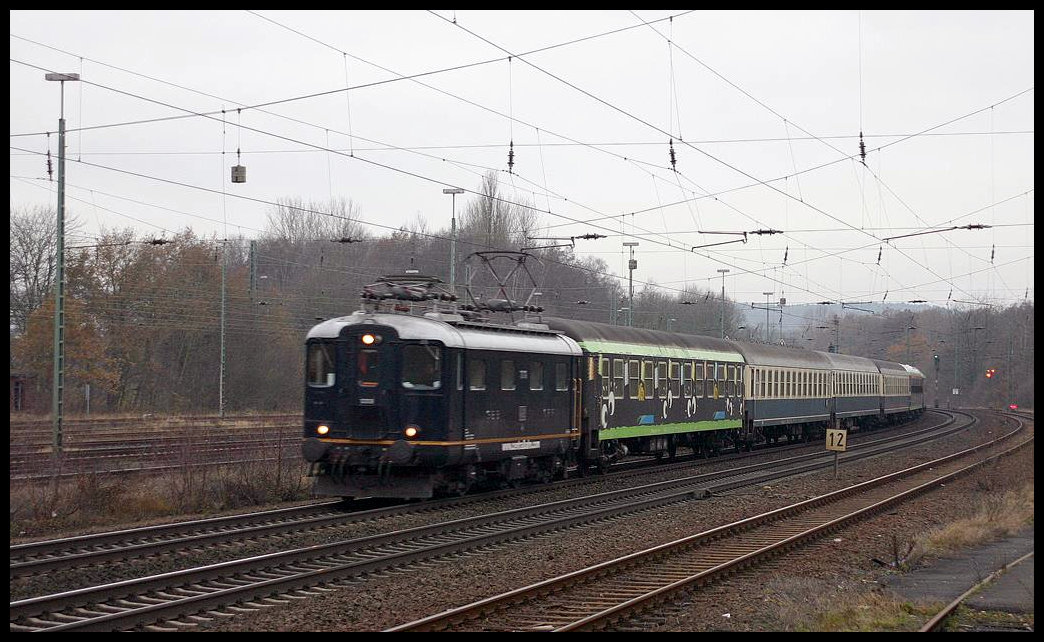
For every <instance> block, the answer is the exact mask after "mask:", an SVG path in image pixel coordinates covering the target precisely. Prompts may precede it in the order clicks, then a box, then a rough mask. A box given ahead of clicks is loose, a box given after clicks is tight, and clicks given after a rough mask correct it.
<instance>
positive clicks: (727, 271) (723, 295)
mask: <svg viewBox="0 0 1044 642" xmlns="http://www.w3.org/2000/svg"><path fill="white" fill-rule="evenodd" d="M718 273H720V274H721V338H722V339H724V338H725V275H726V274H728V273H729V270H728V269H721V270H718Z"/></svg>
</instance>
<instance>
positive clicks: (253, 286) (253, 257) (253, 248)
mask: <svg viewBox="0 0 1044 642" xmlns="http://www.w3.org/2000/svg"><path fill="white" fill-rule="evenodd" d="M256 294H257V241H250V304H251V305H253V304H254V297H255V295H256Z"/></svg>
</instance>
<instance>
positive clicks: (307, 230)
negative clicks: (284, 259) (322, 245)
mask: <svg viewBox="0 0 1044 642" xmlns="http://www.w3.org/2000/svg"><path fill="white" fill-rule="evenodd" d="M277 203H278V204H277V205H276V206H275V208H274V210H273V211H271V212H269V213H268V227H267V229H266V230H265V236H267V237H268V238H269V239H272V240H277V239H278V240H284V241H290V242H294V243H298V242H302V241H315V240H320V239H322V240H331V241H332V240H338V239H341V238H353V239H359V238H362V237H363V230H362V225H361V224H360V223H359V221H358V219H359V206H358V205H356V204H355V203H354V202H353V201H352V200H351V199H345V198H343V197H341V198H335V199H331V200H329V201H327V202H325V203H323V202H316V201H309V202H308V203H307V204H306V203H305V202H304V201H303V200H302V199H300V198H294V197H289V198H281V199H279V200H278V201H277Z"/></svg>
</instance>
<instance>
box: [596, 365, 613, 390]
mask: <svg viewBox="0 0 1044 642" xmlns="http://www.w3.org/2000/svg"><path fill="white" fill-rule="evenodd" d="M611 367H612V363H611V362H610V361H609V359H606V358H605V357H598V376H599V380H600V388H601V390H602V396H603V397H608V396H609V389H610V388H611V387H612V385H613V377H612V374H611V373H610V372H609V370H610V368H611Z"/></svg>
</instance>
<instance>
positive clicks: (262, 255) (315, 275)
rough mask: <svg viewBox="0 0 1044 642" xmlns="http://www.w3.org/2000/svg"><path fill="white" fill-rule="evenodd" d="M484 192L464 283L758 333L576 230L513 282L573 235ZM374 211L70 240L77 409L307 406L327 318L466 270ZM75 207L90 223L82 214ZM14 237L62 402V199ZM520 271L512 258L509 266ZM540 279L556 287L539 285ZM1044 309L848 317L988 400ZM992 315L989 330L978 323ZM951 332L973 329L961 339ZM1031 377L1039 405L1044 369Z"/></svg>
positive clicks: (894, 349) (338, 207) (466, 221)
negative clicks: (307, 343) (311, 345)
mask: <svg viewBox="0 0 1044 642" xmlns="http://www.w3.org/2000/svg"><path fill="white" fill-rule="evenodd" d="M477 191H478V195H473V196H472V197H470V198H467V199H462V202H461V204H460V205H461V210H460V214H459V217H458V230H457V236H458V241H457V251H456V283H457V292H458V294H461V293H462V291H463V285H464V284H465V283H469V282H470V284H471V286H472V292H473V293H475V294H476V295H477V296H478V297H480V298H481V297H489V298H492V297H500V296H502V294H504V293H506V294H507V296H509V297H511V298H512V299H513V300H515V301H516V302H526V301H527V300H528V301H529V303H531V304H533V305H539V306H542V307H543V308H544V309H545V311H544V314H547V315H552V316H560V317H566V318H573V319H580V320H588V321H599V322H603V323H616V324H620V325H623V324H626V322H627V312H628V310H627V308H631V307H633V310H632V311H631V313H632V319H633V325H634V326H636V327H643V328H651V329H659V330H666V331H676V332H687V333H693V334H701V335H706V336H713V337H717V336H719V335H720V333H721V331H722V325H724V331H725V334H726V335H727V336H729V337H731V338H742V337H743V336H746V333H744V332H742V329H743V328H742V326H741V324H742V323H743V319H742V315H741V314H740V312H739V310H738V309H737V307H736V306H735V305H734V304H733V302H732V301H726V305H724V306H722V305H721V304H722V301H721V298H720V296H719V295H718V294H717V293H716V292H714V291H713V290H712V289H699V288H696V287H690V288H687V289H685V290H682V291H677V290H674V291H665V290H664V289H661V288H658V287H656V286H655V284H648V285H645V286H643V287H641V288H639V289H637V290H636V291H635V293H634V301H633V306H631V305H630V301H629V293H628V288H627V283H626V281H624V282H622V283H621V280H620V279H618V278H617V277H615V276H613V275H612V274H610V271H609V268H608V265H607V264H606V262H605V261H604V260H602V259H600V258H592V257H579V256H577V255H576V254H575V253H574V251H573V248H572V247H569V244H568V243H563V244H560V245H561V246H559V247H541V248H540V249H532V250H528V251H527V254H529V255H530V256H529V257H528V258H527V259H526V263H525V270H516V271H515V274H514V275H513V277H512V278H511V279H508V280H507V281H506V282H505V283H498V282H497V279H496V278H495V277H494V275H493V274H492V273H490V272H489V271H487V270H485V269H484V267H483V265H482V261H480V260H478V259H477V257H476V256H474V254H473V253H475V252H489V251H496V250H519V249H520V248H525V247H540V246H547V245H555V243H548V242H546V241H534V240H533V239H534V237H547V236H549V234H548V233H547V232H546V231H542V230H544V225H545V223H544V222H543V221H542V220H541V217H540V214H539V212H538V211H537V210H535V209H533V208H532V207H531V206H530V205H529V204H527V203H525V202H522V203H511V202H507V201H506V200H504V199H503V198H502V194H501V187H500V185H499V184H498V182H497V179H496V174H495V173H489V174H487V175H485V176H484V177H483V178H482V181H481V185H480V186H479V187H478V188H477ZM360 216H361V212H360V211H359V207H358V205H357V204H355V203H354V202H353V201H351V200H350V199H344V198H341V199H334V200H331V201H326V202H306V201H304V200H303V199H300V198H285V199H281V200H280V201H279V202H278V204H277V205H275V206H272V207H271V208H270V209H269V211H268V212H267V215H266V223H265V227H264V230H263V232H262V233H261V234H260V235H259V237H258V238H256V239H248V238H245V237H242V236H239V237H236V238H229V239H219V238H216V237H211V238H204V237H201V236H199V235H197V234H196V233H194V232H193V231H192V230H191V229H185V230H183V231H181V232H180V233H178V234H176V235H175V236H174V237H173V238H166V239H155V238H153V237H150V236H147V235H144V234H142V233H141V232H136V231H134V230H131V229H124V230H109V231H104V232H103V233H102V235H101V236H100V238H98V239H96V240H95V241H94V242H92V243H91V244H90V245H89V246H76V245H72V244H70V245H71V247H67V249H66V267H65V272H66V280H67V281H66V299H65V328H66V329H65V346H66V347H65V390H66V392H65V399H64V406H65V409H66V412H68V413H70V414H77V413H83V412H85V411H86V410H87V408H88V404H89V408H90V411H91V412H92V413H132V412H133V413H138V412H141V413H145V412H149V413H164V414H175V413H208V412H216V411H217V410H218V409H219V407H220V404H221V401H222V399H223V400H224V409H225V411H227V412H249V411H259V412H268V411H288V412H293V411H299V410H300V409H301V401H302V398H303V392H302V390H303V388H302V383H301V382H302V377H303V352H304V338H305V335H306V333H307V331H308V329H309V328H311V327H312V326H313V325H315V324H316V323H317V322H318V321H319V320H322V319H327V318H332V317H336V316H342V315H345V314H349V313H351V312H352V311H354V310H356V309H358V307H359V294H360V292H361V290H362V288H363V286H365V285H367V284H371V283H373V282H374V281H376V279H377V278H378V277H379V276H381V275H386V274H402V273H404V272H405V271H406V270H417V272H418V273H420V274H425V275H432V276H437V277H439V278H441V279H442V280H443V281H447V282H448V281H449V257H450V245H451V240H450V239H451V231H450V229H449V227H448V226H447V227H446V228H444V229H431V228H429V226H428V224H427V223H426V222H425V221H424V220H423V219H421V218H419V217H418V218H416V219H415V220H413V221H411V222H409V223H407V224H405V225H402V226H400V227H399V228H397V229H395V230H389V231H387V232H385V233H382V234H376V233H374V232H372V231H371V230H370V229H369V228H368V227H367V226H365V225H363V224H362V223H360ZM69 218H70V220H71V221H72V223H71V225H72V226H73V227H75V226H76V223H75V221H76V218H75V213H74V212H73V213H72V216H70V217H69ZM10 236H11V309H10V326H11V353H10V354H11V364H10V365H11V373H12V376H15V375H17V376H18V377H20V378H22V379H23V380H24V381H25V382H26V384H27V385H28V386H29V387H30V388H31V389H32V391H33V392H34V394H32V395H30V399H31V400H32V401H31V403H29V404H27V408H26V409H27V410H29V411H33V412H37V413H40V414H46V413H49V412H50V390H51V380H52V375H53V323H54V307H53V306H54V296H53V284H54V273H55V265H54V256H55V247H56V242H55V239H56V233H55V217H54V213H53V210H48V209H46V208H12V211H11V231H10ZM504 260H508V261H510V260H511V259H510V257H508V258H506V259H504ZM508 272H509V270H506V269H504V268H503V266H501V268H499V269H498V274H499V275H500V278H501V280H504V276H505V275H506V274H507V273H508ZM501 286H503V287H501ZM534 290H535V291H537V292H539V293H540V294H539V296H533V297H530V295H531V294H532V293H533V291H534ZM222 292H224V295H222ZM462 299H463V297H462ZM722 315H723V316H724V319H723V317H722ZM962 315H963V316H962ZM1032 316H1033V306H1032V304H1031V303H1030V304H1026V305H1023V306H1014V307H1011V308H1007V309H1004V310H994V309H992V308H988V307H983V308H982V309H981V310H973V311H971V312H963V313H954V312H951V311H947V310H943V309H939V308H930V309H928V310H925V311H923V312H917V313H915V314H914V317H915V318H914V319H913V320H912V321H911V320H910V319H909V318H908V317H909V315H907V317H903V318H900V317H899V316H895V317H894V318H892V317H890V316H888V315H879V316H877V317H874V318H870V317H865V318H855V317H846V318H845V319H842V320H841V321H840V323H839V326H838V327H839V330H840V336H841V337H842V342H841V343H842V351H843V352H845V353H848V354H861V355H863V356H875V357H877V358H884V359H888V360H893V361H905V362H909V363H912V364H914V365H916V366H917V367H918V368H920V369H921V370H922V371H923V372H925V373H926V374H928V375H934V370H933V361H932V357H933V355H934V354H937V353H940V354H941V355H942V365H941V367H940V370H941V373H940V381H941V382H946V385H945V386H944V385H943V384H942V383H941V384H940V387H942V388H946V389H947V391H948V388H949V387H952V385H953V383H954V382H953V381H951V379H950V377H956V378H957V381H956V383H957V384H960V385H962V386H964V387H965V388H966V390H967V395H968V397H966V398H967V399H971V398H972V396H974V395H978V397H981V398H983V399H985V398H986V396H988V395H989V394H990V393H991V392H992V393H995V394H996V393H997V391H996V389H997V388H998V387H999V386H998V385H994V386H993V387H992V388H990V387H989V386H988V385H985V384H984V382H983V381H978V380H977V379H975V377H974V372H975V371H976V370H977V369H982V367H983V365H984V364H985V363H986V362H987V361H990V360H991V359H990V358H987V355H990V353H991V351H992V352H995V353H997V355H1002V354H1003V356H1005V357H1010V361H1011V364H1012V365H1011V369H1012V370H1014V371H1016V372H1023V371H1025V369H1026V367H1027V363H1028V367H1029V371H1030V372H1031V371H1032V342H1033V338H1032V320H1033V319H1032ZM222 318H223V319H224V322H223V323H222ZM493 318H494V319H495V320H500V321H503V320H505V319H506V317H505V316H504V315H495V316H494V317H493ZM723 321H724V324H723ZM984 324H985V325H989V326H990V328H991V331H990V332H989V333H983V332H982V331H981V330H972V329H971V328H976V327H982V326H984ZM911 325H914V326H917V330H915V331H911V332H913V334H912V336H911V338H910V350H909V355H910V357H909V359H906V355H907V351H906V346H907V343H906V341H907V336H906V335H907V332H906V329H907V328H908V327H909V326H911ZM222 326H223V327H224V355H223V358H222ZM947 328H949V329H950V330H949V332H950V334H954V333H956V334H955V336H958V337H960V339H959V341H955V342H952V343H946V341H948V339H947V337H948V336H950V335H949V334H947ZM899 330H902V332H898V331H899ZM933 333H934V334H933ZM821 334H824V333H821ZM827 334H828V333H827ZM831 338H832V336H831ZM824 341H826V339H825V337H824V336H817V339H816V341H815V342H812V341H808V342H805V341H803V340H802V338H801V337H791V338H789V341H788V343H789V344H791V345H797V346H798V347H806V348H810V349H824V350H825V349H827V346H826V345H824V344H823V342H824ZM986 341H990V342H991V343H986ZM802 343H805V345H801V344H802ZM987 346H989V349H988V350H987ZM1008 348H1011V351H1010V353H1009V352H1008V351H1007V350H1008ZM954 352H957V358H958V359H957V360H955V359H954V354H953V353H954ZM1026 355H1029V361H1028V362H1027V361H1026V359H1027V357H1026ZM222 361H224V378H223V380H222V377H221V371H222V367H221V364H222ZM994 367H997V366H994ZM1020 368H1021V369H1022V370H1019V369H1020ZM1007 370H1008V367H1007V365H1005V373H1007ZM1000 381H1001V379H1000V378H998V380H997V381H995V382H990V381H986V382H985V383H986V384H989V383H993V384H999V383H1000ZM1006 381H1007V380H1005V382H1006ZM969 384H970V385H969ZM1014 389H1015V392H1014V393H1013V394H1014V395H1015V396H1020V395H1021V397H1020V398H1024V399H1025V398H1028V399H1029V400H1030V401H1029V403H1032V376H1028V377H1022V378H1021V380H1020V381H1018V382H1016V383H1014ZM1005 392H1006V391H1005ZM961 394H962V399H965V397H963V395H965V392H963V391H962V393H961ZM1023 403H1027V402H1023Z"/></svg>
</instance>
